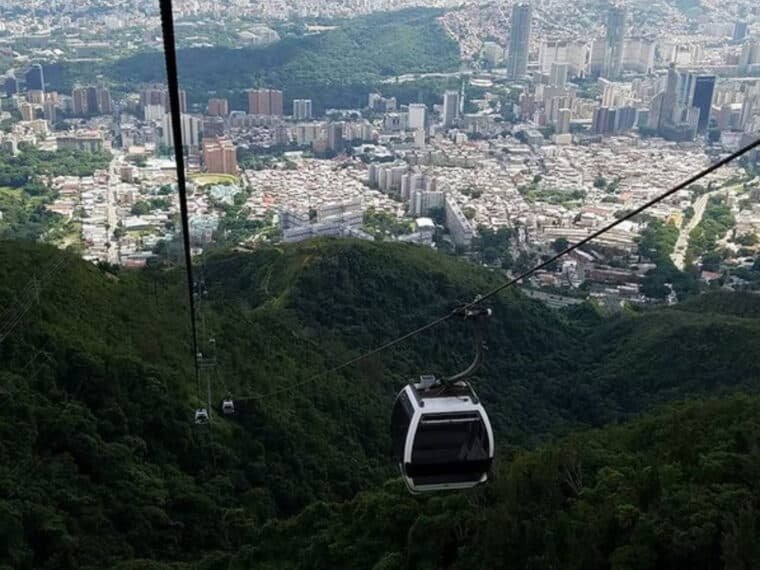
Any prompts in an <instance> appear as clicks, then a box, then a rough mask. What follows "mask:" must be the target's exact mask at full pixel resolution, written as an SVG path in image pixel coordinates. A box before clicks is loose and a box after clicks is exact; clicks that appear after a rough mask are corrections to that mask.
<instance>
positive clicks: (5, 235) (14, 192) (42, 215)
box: [0, 145, 111, 240]
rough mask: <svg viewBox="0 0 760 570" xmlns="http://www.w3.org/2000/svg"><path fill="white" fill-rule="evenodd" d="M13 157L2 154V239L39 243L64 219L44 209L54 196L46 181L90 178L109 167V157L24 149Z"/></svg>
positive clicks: (0, 230)
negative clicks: (53, 177)
mask: <svg viewBox="0 0 760 570" xmlns="http://www.w3.org/2000/svg"><path fill="white" fill-rule="evenodd" d="M20 151H21V152H20V153H19V154H18V155H17V156H13V155H11V154H9V153H0V212H2V214H3V215H2V219H0V239H23V240H38V239H40V238H41V237H42V236H43V235H44V234H45V233H46V232H47V231H48V230H50V229H51V228H52V227H53V226H54V225H55V224H56V223H58V222H60V220H61V218H60V216H58V215H57V214H54V213H52V212H49V211H47V210H46V209H45V204H47V203H49V202H51V201H52V200H53V199H54V198H55V196H54V195H53V192H52V191H51V190H49V189H48V186H47V183H46V182H47V177H48V176H60V175H63V174H66V175H75V176H90V175H92V173H93V172H94V171H95V170H98V169H103V168H107V167H108V163H109V162H110V160H111V157H110V154H108V153H105V152H102V153H85V152H78V151H67V150H66V151H65V150H61V151H56V152H52V151H45V150H39V149H37V148H35V147H31V146H28V145H21V149H20Z"/></svg>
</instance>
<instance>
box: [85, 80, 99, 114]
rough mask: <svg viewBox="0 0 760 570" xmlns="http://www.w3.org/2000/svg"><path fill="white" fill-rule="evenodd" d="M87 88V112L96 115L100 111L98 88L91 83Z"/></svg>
mask: <svg viewBox="0 0 760 570" xmlns="http://www.w3.org/2000/svg"><path fill="white" fill-rule="evenodd" d="M85 89H86V90H87V95H86V97H87V112H88V113H90V114H93V115H94V114H96V113H97V112H98V90H97V89H95V87H93V86H91V85H90V86H88V87H86V88H85Z"/></svg>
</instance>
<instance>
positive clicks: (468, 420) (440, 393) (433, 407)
mask: <svg viewBox="0 0 760 570" xmlns="http://www.w3.org/2000/svg"><path fill="white" fill-rule="evenodd" d="M490 314H491V312H490V309H480V308H475V309H469V310H468V311H467V312H466V313H465V317H474V318H475V319H476V322H475V326H476V329H475V330H476V354H475V360H474V361H473V362H472V364H471V365H470V366H469V367H468V368H467V369H466V370H464V371H463V372H460V373H459V374H457V375H455V376H452V377H451V378H443V379H438V378H436V377H435V376H432V375H425V376H421V377H420V381H419V382H417V383H414V384H408V385H407V386H405V387H404V388H403V389H402V390H401V392H400V393H399V395H398V397H397V398H396V403H395V404H394V406H393V411H392V413H391V439H392V441H393V453H394V455H395V456H396V459H397V461H398V464H399V469H400V471H401V475H402V476H403V478H404V481H405V482H406V485H407V487H408V488H409V490H410V491H411V492H412V493H418V492H424V491H438V490H447V489H467V488H469V487H474V486H476V485H479V484H481V483H485V482H486V481H487V480H488V472H489V470H490V468H491V464H492V463H493V458H494V438H493V431H492V429H491V422H490V421H489V419H488V414H486V410H485V408H484V407H483V405H482V403H481V402H480V399H479V398H478V396H477V394H476V393H475V390H473V388H472V386H470V384H469V383H468V382H467V381H466V379H467V378H469V377H470V376H471V375H472V374H473V373H474V372H475V370H477V368H478V367H479V366H480V362H481V361H482V340H481V333H480V320H481V319H482V318H483V317H488V316H490Z"/></svg>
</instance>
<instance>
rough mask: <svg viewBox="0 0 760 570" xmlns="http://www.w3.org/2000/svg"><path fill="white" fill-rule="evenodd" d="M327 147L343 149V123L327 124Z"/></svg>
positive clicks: (336, 149) (333, 149) (335, 149)
mask: <svg viewBox="0 0 760 570" xmlns="http://www.w3.org/2000/svg"><path fill="white" fill-rule="evenodd" d="M327 148H329V149H330V150H332V151H338V150H342V149H343V123H329V124H328V125H327Z"/></svg>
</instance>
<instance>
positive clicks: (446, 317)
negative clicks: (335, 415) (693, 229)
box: [238, 136, 760, 400]
mask: <svg viewBox="0 0 760 570" xmlns="http://www.w3.org/2000/svg"><path fill="white" fill-rule="evenodd" d="M757 148H760V136H759V137H758V138H757V139H756V140H755V141H754V142H751V143H749V144H747V145H745V146H743V147H742V148H740V149H739V150H737V151H736V152H733V153H731V154H729V155H728V156H726V157H724V158H722V159H720V160H719V161H717V162H714V163H713V164H711V165H710V166H708V167H707V168H705V169H703V170H701V171H700V172H698V173H697V174H695V175H693V176H691V177H689V178H688V179H686V180H684V181H683V182H680V183H679V184H677V185H676V186H674V187H672V188H670V189H669V190H667V191H665V192H663V193H662V194H660V195H658V196H655V197H654V198H652V199H651V200H649V201H648V202H646V203H645V204H643V205H641V206H639V207H638V208H636V209H634V210H632V211H631V212H629V213H627V214H626V215H625V216H623V217H621V218H619V219H617V220H615V221H614V222H611V223H609V224H607V225H606V226H604V227H603V228H601V229H599V230H597V231H595V232H593V233H591V234H589V235H588V236H587V237H585V238H583V239H582V240H580V241H579V242H577V243H575V244H573V245H570V246H568V247H567V248H565V249H564V250H562V251H560V252H559V253H557V254H556V255H553V256H552V257H550V258H549V259H547V260H546V261H543V262H541V263H539V264H538V265H536V266H535V267H533V268H531V269H528V270H527V271H525V272H524V273H521V274H519V275H518V276H517V277H513V278H512V279H510V280H509V281H507V282H505V283H503V284H502V285H499V286H498V287H494V288H493V289H491V290H490V291H487V292H486V293H485V294H483V295H479V296H478V297H477V298H476V299H475V300H474V301H471V302H470V303H467V304H465V305H464V306H462V307H458V308H456V309H454V310H452V311H450V312H448V313H446V314H445V315H443V316H441V317H438V318H437V319H435V320H433V321H430V322H429V323H427V324H425V325H422V326H421V327H418V328H416V329H414V330H413V331H410V332H408V333H406V334H404V335H402V336H399V337H397V338H395V339H393V340H390V341H388V342H386V343H385V344H382V345H380V346H378V347H376V348H373V349H372V350H369V351H367V352H365V353H362V354H359V355H358V356H355V357H353V358H350V359H349V360H346V361H345V362H343V363H342V364H339V365H337V366H334V367H332V368H329V369H328V370H325V371H323V372H319V373H318V374H315V375H314V376H311V377H309V378H307V379H305V380H302V381H300V382H294V383H293V384H290V385H288V386H283V387H282V388H278V389H276V390H272V391H270V392H267V393H265V394H257V395H253V396H248V397H244V398H238V399H239V400H260V399H263V398H267V397H269V396H272V395H275V394H280V393H282V392H289V391H291V390H295V389H297V388H300V387H301V386H305V385H307V384H310V383H311V382H315V381H317V380H319V379H320V378H323V377H325V376H328V375H330V374H334V373H335V372H339V371H341V370H343V369H344V368H347V367H349V366H351V365H352V364H356V363H357V362H360V361H362V360H365V359H366V358H369V357H371V356H374V355H376V354H379V353H381V352H384V351H386V350H388V349H390V348H393V347H394V346H396V345H398V344H401V343H402V342H404V341H407V340H409V339H410V338H412V337H415V336H417V335H418V334H421V333H423V332H425V331H427V330H430V329H432V328H434V327H437V326H438V325H440V324H441V323H443V322H445V321H448V320H449V319H451V318H453V317H455V316H457V315H460V314H462V312H463V311H466V310H467V309H472V308H474V307H476V306H478V305H480V304H481V303H483V302H484V301H486V300H488V299H490V298H492V297H494V296H495V295H497V294H499V293H500V292H501V291H504V290H505V289H508V288H509V287H512V286H514V285H516V284H517V283H519V282H520V281H522V280H523V279H525V278H527V277H530V276H531V275H533V274H534V273H536V272H537V271H540V270H541V269H543V268H545V267H547V266H549V265H551V264H552V263H554V262H555V261H557V260H558V259H560V258H562V257H564V256H565V255H567V254H568V253H571V252H573V251H575V250H576V249H578V248H579V247H582V246H584V245H586V244H587V243H589V242H591V241H593V240H594V239H596V238H598V237H600V236H602V235H603V234H605V233H607V232H608V231H610V230H611V229H613V228H615V227H617V226H619V225H620V224H622V223H623V222H625V221H627V220H630V219H631V218H633V217H634V216H637V215H638V214H641V213H642V212H644V211H645V210H647V209H649V208H651V207H652V206H654V205H655V204H657V203H659V202H661V201H663V200H664V199H665V198H668V197H669V196H672V195H673V194H675V193H676V192H678V191H679V190H683V189H684V188H686V187H687V186H690V185H692V184H694V183H695V182H697V181H699V180H700V179H702V178H704V177H705V176H707V175H708V174H711V173H713V172H715V171H716V170H718V169H719V168H721V167H723V166H725V165H726V164H728V163H729V162H732V161H734V160H736V159H737V158H740V157H742V156H744V155H745V154H747V153H749V152H751V151H753V150H755V149H757Z"/></svg>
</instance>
